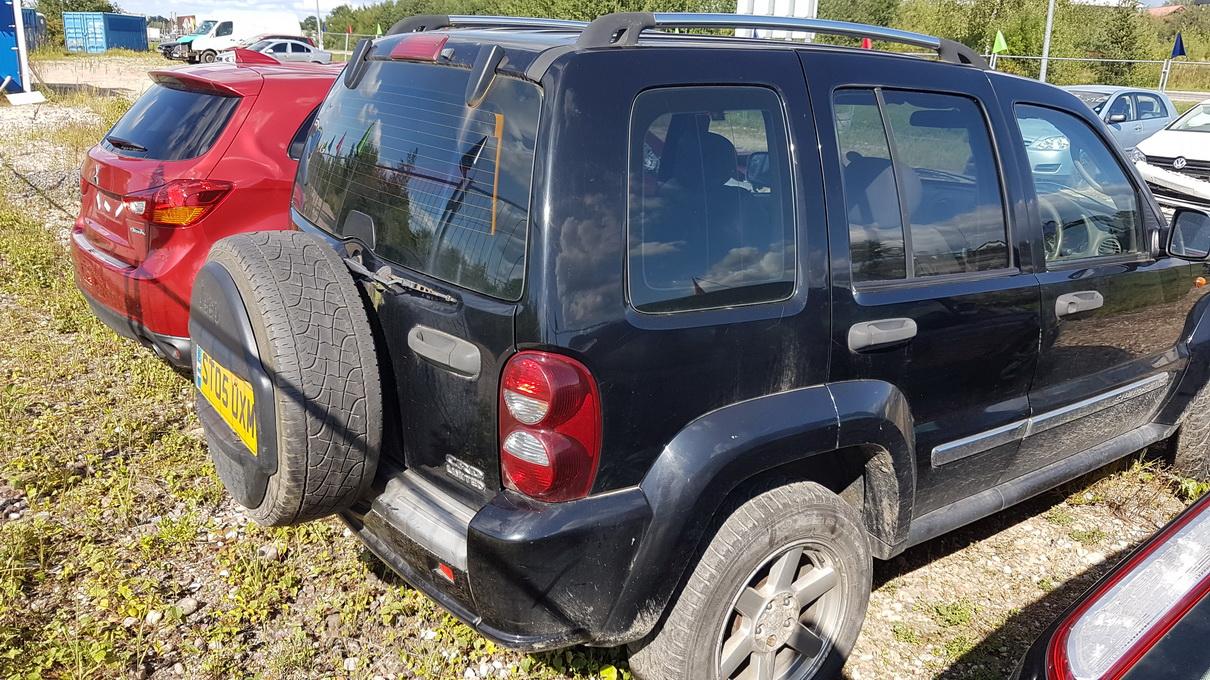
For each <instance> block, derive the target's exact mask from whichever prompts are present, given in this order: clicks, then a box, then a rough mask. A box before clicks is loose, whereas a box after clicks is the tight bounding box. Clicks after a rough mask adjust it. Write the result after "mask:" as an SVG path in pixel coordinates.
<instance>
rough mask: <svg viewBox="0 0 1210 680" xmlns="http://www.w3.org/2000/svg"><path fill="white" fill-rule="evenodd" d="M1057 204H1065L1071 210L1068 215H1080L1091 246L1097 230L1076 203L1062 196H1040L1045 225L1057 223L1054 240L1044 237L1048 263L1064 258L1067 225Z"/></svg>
mask: <svg viewBox="0 0 1210 680" xmlns="http://www.w3.org/2000/svg"><path fill="white" fill-rule="evenodd" d="M1056 203H1061V204H1065V205H1063V207H1064V208H1069V213H1068V214H1078V215H1079V216H1080V218H1079V222H1080V223H1082V225H1083V227H1084V229H1085V233H1086V234H1088V235H1089V238H1088V239H1086V241H1087V242H1088V243H1089V245H1091V240H1092V239H1091V235H1092V233H1093V232H1094V230H1096V227H1095V226H1093V224H1092V222H1091V221H1090V220H1089V219H1088V215H1086V214H1084V211H1083V210H1081V209H1080V206H1079V205H1078V204H1077V203H1076V202H1075V201H1073V200H1071V199H1070V198H1067V197H1066V196H1063V195H1061V194H1045V195H1042V194H1039V195H1038V211H1039V212H1041V213H1042V219H1043V223H1045V222H1046V221H1047V220H1050V221H1053V222H1054V223H1055V234H1054V238H1053V239H1050V238H1046V237H1045V235H1043V245H1044V248H1045V255H1046V260H1047V261H1050V260H1056V259H1058V258H1059V257H1061V256H1062V248H1063V230H1064V227H1065V225H1066V224H1067V222H1066V221H1065V220H1064V219H1063V213H1062V211H1060V210H1059V206H1057V205H1055V204H1056Z"/></svg>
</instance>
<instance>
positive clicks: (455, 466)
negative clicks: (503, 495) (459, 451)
mask: <svg viewBox="0 0 1210 680" xmlns="http://www.w3.org/2000/svg"><path fill="white" fill-rule="evenodd" d="M445 473H446V474H447V475H449V476H450V477H453V478H454V479H456V480H458V481H460V482H462V483H463V484H465V485H467V486H469V487H472V488H474V489H478V490H479V491H483V490H484V489H486V488H487V485H486V484H485V483H484V482H483V470H480V469H479V468H477V467H475V466H474V465H471V464H470V463H468V462H466V461H464V460H462V459H461V458H455V457H453V456H449V455H447V456H446V457H445Z"/></svg>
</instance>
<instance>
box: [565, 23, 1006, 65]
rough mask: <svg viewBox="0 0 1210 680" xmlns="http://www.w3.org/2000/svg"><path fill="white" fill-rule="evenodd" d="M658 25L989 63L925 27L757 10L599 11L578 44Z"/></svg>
mask: <svg viewBox="0 0 1210 680" xmlns="http://www.w3.org/2000/svg"><path fill="white" fill-rule="evenodd" d="M654 28H772V29H781V30H789V31H803V32H808V33H826V34H828V35H843V36H847V37H850V38H871V39H874V40H883V41H886V42H895V43H900V44H903V45H912V46H914V47H923V48H925V49H929V50H933V51H934V52H936V53H937V55H938V57H940V59H941V60H942V61H947V62H950V63H954V64H967V65H970V66H974V67H976V68H982V69H986V68H987V62H986V61H985V60H984V59H983V57H982V55H980V54H978V53H977V52H975V51H974V50H972V49H971V48H969V47H967V46H966V45H963V44H962V43H959V42H955V41H953V40H946V39H945V38H937V37H934V36H931V35H924V34H923V33H912V32H910V31H901V30H898V29H895V28H886V27H884V26H872V25H868V24H856V23H851V22H848V21H832V20H829V19H806V18H800V17H771V16H760V15H753V14H723V13H713V14H712V13H701V14H698V13H692V12H654V13H653V12H617V13H614V14H606V15H604V16H601V17H597V18H596V19H595V20H594V21H593V22H592V23H590V24H588V26H587V27H586V28H584V29H583V32H581V33H580V38H579V40H577V41H576V46H577V47H581V48H588V47H608V46H611V45H634V44H636V43H637V42H638V40H639V34H640V33H642V32H643V31H645V30H649V29H654Z"/></svg>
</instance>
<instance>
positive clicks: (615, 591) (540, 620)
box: [342, 471, 651, 651]
mask: <svg viewBox="0 0 1210 680" xmlns="http://www.w3.org/2000/svg"><path fill="white" fill-rule="evenodd" d="M342 517H343V519H344V520H345V522H346V523H347V524H348V525H349V527H350V528H351V529H352V530H353V531H354V532H356V533H357V535H358V537H360V538H361V540H362V541H363V542H364V543H365V544H366V546H367V547H368V548H369V549H370V550H371V551H372V552H374V554H376V555H377V556H378V557H379V558H380V559H382V561H383V562H385V563H386V564H387V565H388V566H390V567H391V569H393V570H394V571H395V572H397V573H398V574H399V575H400V576H402V577H403V578H404V579H406V580H407V581H408V582H409V583H411V584H412V585H413V586H414V587H416V588H417V589H419V590H421V591H422V592H424V593H425V594H426V595H428V596H429V597H430V598H432V599H433V600H434V601H436V602H437V604H439V605H441V606H442V607H443V608H445V609H446V610H447V611H449V612H450V613H451V614H453V615H454V616H456V617H458V618H459V619H461V620H462V621H463V622H465V623H466V624H467V625H469V626H471V627H472V628H474V629H475V630H476V631H478V632H479V633H481V634H482V635H484V636H485V637H488V638H490V639H492V640H494V641H496V642H497V643H500V644H502V645H504V646H507V647H511V648H514V649H521V650H526V651H537V650H542V649H551V648H556V647H564V646H567V645H572V644H580V643H589V644H594V643H595V644H619V643H622V642H627V641H629V640H626V639H620V638H619V633H621V634H624V632H623V631H614V630H611V629H610V627H609V625H610V623H609V622H610V621H611V618H612V617H611V614H614V611H613V610H614V608H615V605H616V604H617V602H618V601H619V600H620V596H621V594H622V591H623V589H624V587H625V586H626V584H627V582H628V580H629V576H630V571H631V567H632V561H633V558H634V555H635V554H636V552H637V551H638V547H639V545H640V543H641V541H642V538H643V535H644V533H645V531H646V528H647V526H648V524H649V523H650V519H651V510H650V508H649V506H648V505H647V501H646V498H645V497H644V496H643V493H642V492H641V491H640V490H639V489H638V488H633V489H626V490H622V491H618V492H613V493H609V494H603V495H600V496H593V497H589V498H586V499H584V500H580V501H573V502H570V503H558V504H544V503H536V502H533V501H530V500H528V499H525V498H522V497H520V496H517V495H515V494H512V493H511V492H502V493H501V494H499V495H497V496H496V498H494V499H493V500H492V501H491V502H490V503H488V504H487V505H485V506H484V507H482V508H479V509H478V510H475V509H474V508H470V507H468V506H466V505H463V504H462V503H461V502H460V501H458V500H456V499H455V498H454V497H453V496H452V495H450V494H447V493H445V492H443V491H442V490H441V489H440V487H438V486H437V485H436V484H434V483H432V482H429V481H427V480H426V479H424V478H423V477H422V476H421V475H420V474H418V473H416V472H414V471H407V472H403V473H397V474H392V475H390V477H389V479H387V480H385V481H384V480H382V479H381V478H380V481H379V483H378V485H377V486H376V488H375V495H374V496H373V498H372V499H371V500H370V501H369V502H367V503H362V504H359V505H358V506H355V507H354V508H353V509H352V510H349V511H347V512H345V513H343V515H342ZM442 564H444V565H447V566H448V567H450V568H451V571H452V573H453V575H454V578H453V580H452V581H450V580H449V579H448V578H447V577H446V576H445V575H443V574H442V571H443V570H442V569H440V565H442ZM621 618H622V619H623V620H625V619H626V618H628V617H626V616H622V617H621Z"/></svg>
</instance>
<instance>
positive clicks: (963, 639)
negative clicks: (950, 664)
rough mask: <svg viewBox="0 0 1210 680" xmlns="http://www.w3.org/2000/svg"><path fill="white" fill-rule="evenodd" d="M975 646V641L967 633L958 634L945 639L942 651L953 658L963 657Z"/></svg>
mask: <svg viewBox="0 0 1210 680" xmlns="http://www.w3.org/2000/svg"><path fill="white" fill-rule="evenodd" d="M974 648H975V641H974V640H973V639H971V638H969V637H967V636H965V635H958V636H955V637H952V638H950V639H949V640H946V641H945V644H944V645H943V646H942V648H941V649H942V651H943V652H945V655H946V656H947V657H949V658H951V659H958V658H961V657H962V656H963V655H964V654H966V653H967V652H969V651H971V650H972V649H974Z"/></svg>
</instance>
